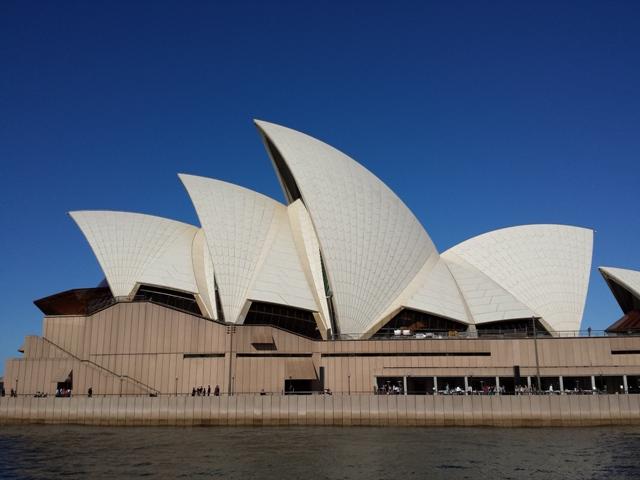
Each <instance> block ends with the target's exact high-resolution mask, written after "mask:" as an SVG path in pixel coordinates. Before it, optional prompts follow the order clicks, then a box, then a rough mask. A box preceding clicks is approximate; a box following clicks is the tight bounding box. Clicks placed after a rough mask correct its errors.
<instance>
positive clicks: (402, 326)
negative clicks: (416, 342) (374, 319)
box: [374, 308, 467, 338]
mask: <svg viewBox="0 0 640 480" xmlns="http://www.w3.org/2000/svg"><path fill="white" fill-rule="evenodd" d="M466 329H467V325H465V324H464V323H459V322H455V321H453V320H449V319H446V318H443V317H439V316H437V315H431V314H429V313H424V312H418V311H417V310H410V309H407V308H405V309H403V310H401V311H400V312H399V313H398V314H397V315H396V316H395V317H393V318H392V319H391V320H389V321H388V322H387V324H386V325H384V326H383V327H382V328H381V329H380V330H378V331H377V332H376V334H375V335H374V338H375V337H389V336H393V331H394V330H411V333H420V332H444V333H448V332H463V331H465V330H466Z"/></svg>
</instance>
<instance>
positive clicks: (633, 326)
mask: <svg viewBox="0 0 640 480" xmlns="http://www.w3.org/2000/svg"><path fill="white" fill-rule="evenodd" d="M629 331H640V310H631V311H629V313H626V314H625V315H624V316H623V317H622V318H621V319H620V320H618V321H617V322H616V323H614V324H613V325H611V326H610V327H609V328H607V329H606V332H609V333H627V332H629Z"/></svg>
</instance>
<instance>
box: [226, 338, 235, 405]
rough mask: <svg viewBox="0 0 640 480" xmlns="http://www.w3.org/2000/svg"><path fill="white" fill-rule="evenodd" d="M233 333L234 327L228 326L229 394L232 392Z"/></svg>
mask: <svg viewBox="0 0 640 480" xmlns="http://www.w3.org/2000/svg"><path fill="white" fill-rule="evenodd" d="M234 333H236V327H235V326H228V327H227V335H229V382H228V388H227V393H228V394H229V396H231V395H232V394H233V389H232V386H231V383H232V371H233V334H234Z"/></svg>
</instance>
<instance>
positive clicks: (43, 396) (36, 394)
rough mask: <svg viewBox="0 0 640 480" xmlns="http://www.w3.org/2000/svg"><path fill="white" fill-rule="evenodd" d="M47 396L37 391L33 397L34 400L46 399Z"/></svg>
mask: <svg viewBox="0 0 640 480" xmlns="http://www.w3.org/2000/svg"><path fill="white" fill-rule="evenodd" d="M48 396H49V395H48V394H47V393H45V392H41V391H40V390H38V391H37V392H36V393H35V395H34V396H33V397H34V398H47V397H48Z"/></svg>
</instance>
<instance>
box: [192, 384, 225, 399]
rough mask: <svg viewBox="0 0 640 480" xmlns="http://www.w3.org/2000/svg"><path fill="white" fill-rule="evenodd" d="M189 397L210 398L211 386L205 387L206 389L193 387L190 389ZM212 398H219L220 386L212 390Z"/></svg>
mask: <svg viewBox="0 0 640 480" xmlns="http://www.w3.org/2000/svg"><path fill="white" fill-rule="evenodd" d="M191 396H192V397H210V396H211V385H207V388H204V387H203V386H200V387H197V388H196V387H193V388H192V389H191ZM213 396H214V397H219V396H220V386H219V385H216V388H214V389H213Z"/></svg>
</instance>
